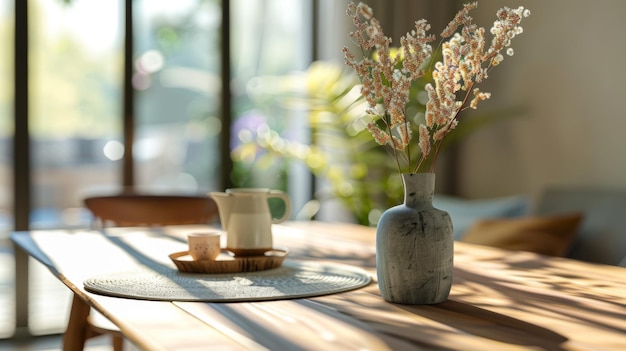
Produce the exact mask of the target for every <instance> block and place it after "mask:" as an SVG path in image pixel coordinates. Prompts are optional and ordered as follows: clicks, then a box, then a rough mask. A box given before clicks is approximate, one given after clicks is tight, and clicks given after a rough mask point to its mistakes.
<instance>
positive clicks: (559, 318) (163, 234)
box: [11, 222, 626, 350]
mask: <svg viewBox="0 0 626 351" xmlns="http://www.w3.org/2000/svg"><path fill="white" fill-rule="evenodd" d="M202 229H206V227H204V228H202V227H198V226H177V227H166V228H163V229H148V228H110V229H107V230H106V231H105V232H102V231H94V230H88V229H82V230H47V231H46V230H40V231H31V232H15V233H13V234H12V235H11V238H12V240H13V241H14V242H15V243H16V244H17V245H18V246H19V247H21V248H22V249H24V250H25V251H26V252H27V253H28V254H29V255H30V256H32V257H34V258H35V259H37V260H38V261H40V262H42V263H43V264H44V265H46V266H47V267H48V268H49V269H50V271H51V272H52V273H53V274H54V275H55V276H57V277H58V278H59V279H60V280H61V281H62V282H63V283H64V284H66V285H67V286H68V287H69V288H70V289H71V290H72V291H73V292H74V293H75V294H77V295H78V296H80V297H81V298H83V299H84V300H85V301H86V302H87V303H88V304H90V305H91V306H92V307H94V308H96V309H97V310H98V311H100V312H101V313H102V314H104V315H105V316H107V317H108V318H109V319H111V320H112V321H113V322H114V323H115V324H116V325H117V326H118V327H119V328H120V329H121V331H122V332H123V333H124V335H125V336H126V337H127V338H128V339H129V340H131V341H132V342H133V343H135V344H136V345H137V346H138V347H140V348H142V349H146V350H205V349H206V348H207V345H211V347H214V348H216V349H225V350H406V349H408V350H537V349H541V350H625V349H626V269H625V268H622V267H614V266H605V265H596V264H589V263H584V262H580V261H575V260H569V259H563V258H554V257H546V256H540V255H536V254H532V253H528V252H513V251H504V250H499V249H494V248H488V247H482V246H476V245H471V244H467V243H461V242H456V243H455V257H454V266H455V268H454V269H455V270H454V281H453V282H454V283H453V286H452V291H451V294H450V298H449V300H448V301H446V302H444V303H441V304H437V305H418V306H412V305H400V304H392V303H388V302H386V301H384V300H383V299H382V298H381V297H380V294H379V291H378V287H377V285H376V267H375V262H376V260H375V229H374V228H368V227H363V226H358V225H351V224H338V223H332V224H331V223H322V222H287V223H284V224H281V225H274V227H273V232H274V243H275V245H276V246H283V247H288V248H289V250H290V253H289V256H288V258H287V260H306V261H312V262H322V263H324V262H326V263H341V264H347V265H351V266H356V267H360V268H362V269H363V270H365V271H366V272H367V273H369V274H370V275H371V277H372V279H373V282H372V283H371V284H369V285H368V286H365V287H363V288H359V289H356V290H352V291H348V292H342V293H337V294H331V295H325V296H318V297H312V298H305V299H289V300H278V301H264V302H230V303H221V302H218V303H209V302H176V301H174V302H168V301H149V300H137V299H126V298H117V297H111V296H104V295H100V294H94V293H90V292H87V291H85V290H84V287H83V282H84V281H85V279H88V278H89V277H92V276H94V275H96V274H99V273H110V272H116V271H121V270H124V269H127V268H128V267H131V266H141V265H142V262H141V260H137V259H136V257H135V256H132V255H129V254H128V252H127V250H125V249H124V248H123V247H121V246H120V245H119V244H116V243H119V242H123V243H125V244H124V246H126V245H130V246H132V247H134V248H135V249H136V250H137V251H139V252H141V253H142V254H143V255H145V257H149V258H150V259H151V260H155V261H158V262H162V263H163V264H166V265H172V267H173V263H172V262H171V261H170V260H169V257H168V254H170V253H173V252H177V251H182V250H185V249H186V247H187V244H186V239H185V238H186V235H187V234H188V233H190V232H192V231H198V230H202ZM110 237H115V238H119V240H108V239H107V238H110Z"/></svg>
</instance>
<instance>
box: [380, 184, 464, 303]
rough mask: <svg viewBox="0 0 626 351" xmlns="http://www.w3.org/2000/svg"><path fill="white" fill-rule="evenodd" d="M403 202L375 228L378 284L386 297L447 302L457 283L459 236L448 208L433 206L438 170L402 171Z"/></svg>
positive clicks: (413, 301)
mask: <svg viewBox="0 0 626 351" xmlns="http://www.w3.org/2000/svg"><path fill="white" fill-rule="evenodd" d="M402 181H403V183H404V203H403V204H401V205H398V206H394V207H392V208H390V209H388V210H386V211H385V212H383V214H382V216H381V217H380V220H379V222H378V226H377V228H376V270H377V274H378V287H379V289H380V293H381V295H382V297H383V299H385V300H386V301H389V302H395V303H401V304H411V305H425V304H436V303H440V302H444V301H446V300H447V299H448V296H449V294H450V288H451V286H452V262H453V257H454V237H453V234H452V222H451V221H450V216H449V215H448V213H447V212H445V211H442V210H438V209H436V208H434V207H433V205H432V199H433V194H434V192H435V174H434V173H403V174H402Z"/></svg>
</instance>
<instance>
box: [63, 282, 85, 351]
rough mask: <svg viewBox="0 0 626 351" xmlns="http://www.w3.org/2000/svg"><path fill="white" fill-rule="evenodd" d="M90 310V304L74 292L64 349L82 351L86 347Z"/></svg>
mask: <svg viewBox="0 0 626 351" xmlns="http://www.w3.org/2000/svg"><path fill="white" fill-rule="evenodd" d="M89 310H90V307H89V305H88V304H87V303H86V302H85V301H83V300H82V299H81V298H80V297H78V296H76V294H74V297H73V298H72V308H71V310H70V318H69V322H68V323H67V329H66V330H65V335H64V336H63V351H82V350H83V348H84V347H85V339H86V335H87V329H88V326H87V317H89Z"/></svg>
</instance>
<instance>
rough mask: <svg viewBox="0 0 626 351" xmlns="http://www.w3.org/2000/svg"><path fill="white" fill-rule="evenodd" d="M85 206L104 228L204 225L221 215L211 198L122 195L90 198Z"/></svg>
mask: <svg viewBox="0 0 626 351" xmlns="http://www.w3.org/2000/svg"><path fill="white" fill-rule="evenodd" d="M84 203H85V206H86V207H87V209H89V210H90V211H91V213H92V214H93V216H94V220H96V221H99V222H100V224H101V225H102V226H103V227H104V226H125V227H134V226H165V225H178V224H204V223H209V222H210V221H211V220H213V219H214V218H217V214H218V212H217V204H216V203H215V201H214V200H213V199H211V198H210V197H209V196H208V195H206V196H192V195H148V194H119V195H110V196H93V197H87V198H85V199H84Z"/></svg>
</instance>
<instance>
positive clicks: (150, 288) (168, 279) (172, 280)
mask: <svg viewBox="0 0 626 351" xmlns="http://www.w3.org/2000/svg"><path fill="white" fill-rule="evenodd" d="M370 281H371V278H370V276H369V275H368V274H367V273H366V272H365V271H363V270H362V269H359V268H356V267H351V266H345V265H335V264H328V263H316V262H299V261H291V260H288V261H285V262H284V263H283V265H282V266H281V267H279V268H274V269H270V270H266V271H259V272H249V273H229V274H197V273H181V272H179V271H177V270H175V269H166V270H164V269H161V270H152V269H149V268H147V267H145V268H137V269H134V270H130V271H124V272H115V273H108V274H104V275H100V276H96V277H93V278H89V279H87V280H85V281H84V286H85V289H86V290H87V291H90V292H93V293H98V294H103V295H108V296H116V297H125V298H135V299H142V300H162V301H207V302H233V301H267V300H280V299H292V298H304V297H313V296H321V295H328V294H333V293H338V292H344V291H348V290H353V289H357V288H360V287H363V286H365V285H367V284H369V283H370Z"/></svg>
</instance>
